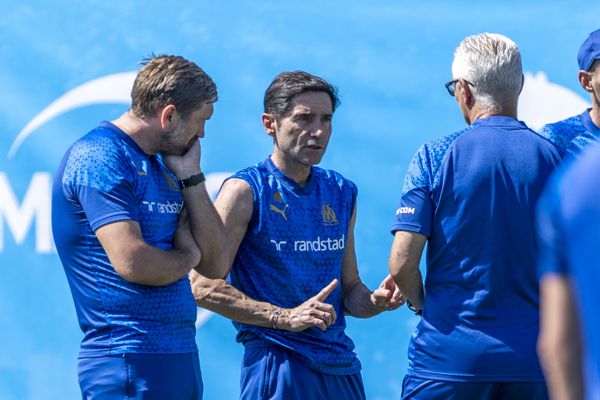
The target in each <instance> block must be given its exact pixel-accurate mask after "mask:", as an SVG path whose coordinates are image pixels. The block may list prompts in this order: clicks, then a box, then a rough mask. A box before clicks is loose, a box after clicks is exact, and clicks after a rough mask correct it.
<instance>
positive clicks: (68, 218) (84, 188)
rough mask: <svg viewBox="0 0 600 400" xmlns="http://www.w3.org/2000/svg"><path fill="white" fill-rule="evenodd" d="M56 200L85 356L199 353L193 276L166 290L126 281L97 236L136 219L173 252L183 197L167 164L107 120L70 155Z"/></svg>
mask: <svg viewBox="0 0 600 400" xmlns="http://www.w3.org/2000/svg"><path fill="white" fill-rule="evenodd" d="M52 203H53V207H52V229H53V233H54V240H55V242H56V248H57V250H58V255H59V256H60V259H61V261H62V264H63V267H64V270H65V273H66V275H67V279H68V282H69V286H70V288H71V293H72V295H73V300H74V302H75V310H76V312H77V317H78V319H79V325H80V326H81V329H82V330H83V332H84V334H85V335H84V338H83V341H82V343H81V351H80V356H82V357H93V356H103V355H113V354H122V353H189V352H195V351H197V347H196V342H195V319H196V304H195V301H194V298H193V296H192V292H191V288H190V283H189V280H188V278H187V277H185V278H183V279H181V280H179V281H178V282H175V283H172V284H170V285H166V286H160V287H156V286H145V285H139V284H135V283H131V282H129V281H126V280H124V279H123V278H121V276H120V275H119V274H118V273H117V272H116V271H115V269H114V268H113V266H112V265H111V263H110V261H109V259H108V257H107V255H106V253H105V251H104V249H103V248H102V246H101V245H100V242H99V241H98V239H97V237H96V235H95V233H94V231H95V230H96V229H98V228H100V227H101V226H104V225H106V224H110V223H112V222H116V221H123V220H134V221H137V222H138V223H139V225H140V228H141V232H142V236H143V239H144V240H145V241H146V242H147V243H148V244H150V245H152V246H155V247H158V248H160V249H163V250H170V249H171V248H172V239H173V234H174V232H175V230H176V228H177V221H178V216H179V212H180V211H181V208H182V206H183V198H182V195H181V193H180V192H179V190H178V188H177V185H176V181H175V179H174V178H173V177H172V175H170V173H169V172H168V170H166V168H165V167H164V166H163V165H162V163H161V161H160V160H159V159H157V157H155V156H148V155H146V154H144V152H143V151H142V149H140V148H139V147H138V145H137V144H136V143H135V142H134V141H133V140H132V139H131V138H130V137H129V136H127V135H126V134H125V133H124V132H123V131H121V130H120V129H118V128H117V127H116V126H114V125H113V124H111V123H109V122H103V123H101V124H100V126H98V127H97V128H96V129H94V130H92V131H91V132H90V133H88V134H87V135H85V136H84V137H83V138H81V139H80V140H78V141H77V142H76V143H75V144H74V145H73V146H71V148H70V149H69V150H68V151H67V153H66V155H65V157H64V158H63V160H62V162H61V164H60V166H59V168H58V171H57V173H56V177H55V181H54V188H53V193H52ZM165 268H168V266H165Z"/></svg>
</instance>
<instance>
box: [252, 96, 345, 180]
mask: <svg viewBox="0 0 600 400" xmlns="http://www.w3.org/2000/svg"><path fill="white" fill-rule="evenodd" d="M332 116H333V111H332V104H331V98H330V97H329V95H328V94H327V93H325V92H316V91H309V92H304V93H301V94H298V95H296V96H294V98H293V99H292V102H291V107H290V109H289V110H288V111H287V112H286V113H285V114H284V115H282V116H281V117H280V118H279V119H276V118H275V117H274V116H273V115H272V114H263V115H262V120H263V126H264V128H265V131H266V132H267V133H268V134H269V136H271V137H272V138H273V141H274V144H275V146H274V149H273V154H272V155H271V159H272V160H273V163H274V164H275V165H276V166H277V168H279V170H280V171H282V172H283V173H284V174H285V175H287V176H288V177H290V178H292V179H293V180H295V181H296V182H297V183H298V184H300V185H304V184H305V183H306V181H307V180H308V177H309V176H310V171H311V167H312V166H313V165H317V164H319V163H320V162H321V159H322V158H323V155H324V154H325V150H326V149H327V145H328V143H329V138H330V137H331V130H332V125H331V120H332Z"/></svg>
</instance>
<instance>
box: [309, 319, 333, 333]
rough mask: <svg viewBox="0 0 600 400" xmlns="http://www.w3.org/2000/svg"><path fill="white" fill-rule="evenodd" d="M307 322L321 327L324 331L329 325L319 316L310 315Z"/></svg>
mask: <svg viewBox="0 0 600 400" xmlns="http://www.w3.org/2000/svg"><path fill="white" fill-rule="evenodd" d="M307 324H308V326H309V327H311V326H316V327H317V328H319V329H320V330H322V331H324V330H326V329H327V326H328V325H327V324H326V323H325V321H323V320H322V319H321V318H317V317H310V318H309V319H308V320H307Z"/></svg>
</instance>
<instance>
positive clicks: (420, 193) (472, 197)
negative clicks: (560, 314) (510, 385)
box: [392, 116, 560, 382]
mask: <svg viewBox="0 0 600 400" xmlns="http://www.w3.org/2000/svg"><path fill="white" fill-rule="evenodd" d="M559 161H560V155H559V153H558V150H557V149H556V147H555V146H554V145H552V144H551V143H550V142H549V141H548V140H546V139H544V138H542V137H541V136H540V135H538V134H537V133H535V132H533V131H531V130H530V129H529V128H527V126H525V124H524V123H522V122H520V121H517V120H516V119H514V118H510V117H505V116H493V117H489V118H485V119H479V120H477V121H475V122H474V123H473V124H472V125H471V126H469V127H468V128H466V129H464V130H462V131H459V132H456V133H454V134H452V135H449V136H446V137H444V138H441V139H438V140H434V141H432V142H429V143H427V144H425V145H424V146H422V147H421V148H420V149H419V150H418V151H417V153H416V155H415V156H414V158H413V160H412V162H411V164H410V166H409V169H408V172H407V174H406V179H405V183H404V187H403V191H402V197H401V201H400V207H399V208H398V210H397V212H396V219H395V222H394V223H393V225H392V232H396V231H399V230H403V231H410V232H417V233H421V234H423V235H425V236H427V238H428V245H427V274H426V278H425V292H426V295H425V304H424V309H423V318H422V320H421V322H420V323H419V324H418V326H417V328H416V331H415V332H414V334H413V336H412V339H411V342H410V346H409V366H408V374H409V375H412V376H416V377H420V378H424V379H438V380H451V381H480V382H485V381H487V382H492V381H542V380H543V376H542V372H541V369H540V366H539V363H538V360H537V355H536V339H537V335H538V328H539V327H538V325H539V324H538V322H539V321H538V283H537V275H536V260H535V241H534V238H535V230H534V210H535V204H536V202H537V200H538V198H539V196H540V194H541V192H542V189H543V187H544V184H545V182H546V179H547V178H548V176H549V175H550V173H551V172H552V171H553V170H554V168H555V166H556V165H557V164H558V163H559Z"/></svg>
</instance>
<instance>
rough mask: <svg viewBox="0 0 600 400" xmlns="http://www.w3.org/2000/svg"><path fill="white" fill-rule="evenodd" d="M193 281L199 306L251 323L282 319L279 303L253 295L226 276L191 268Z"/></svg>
mask: <svg viewBox="0 0 600 400" xmlns="http://www.w3.org/2000/svg"><path fill="white" fill-rule="evenodd" d="M191 284H192V292H193V294H194V299H195V300H196V304H197V305H198V306H199V307H202V308H206V309H207V310H210V311H213V312H216V313H218V314H220V315H222V316H224V317H226V318H229V319H231V320H234V321H237V322H241V323H244V324H248V325H254V326H260V327H268V328H272V327H273V326H274V324H275V323H277V324H278V323H279V321H277V320H278V319H279V318H281V317H280V316H279V317H277V312H278V311H277V310H278V309H279V307H276V306H274V305H272V304H270V303H267V302H263V301H256V300H254V299H251V298H250V297H248V296H247V295H246V294H245V293H243V292H241V291H239V290H238V289H236V288H235V287H233V286H231V285H230V284H229V283H227V282H226V281H225V280H223V279H208V278H206V277H203V276H201V275H199V274H197V273H195V272H192V274H191ZM276 317H277V318H276ZM276 319H277V320H276Z"/></svg>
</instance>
